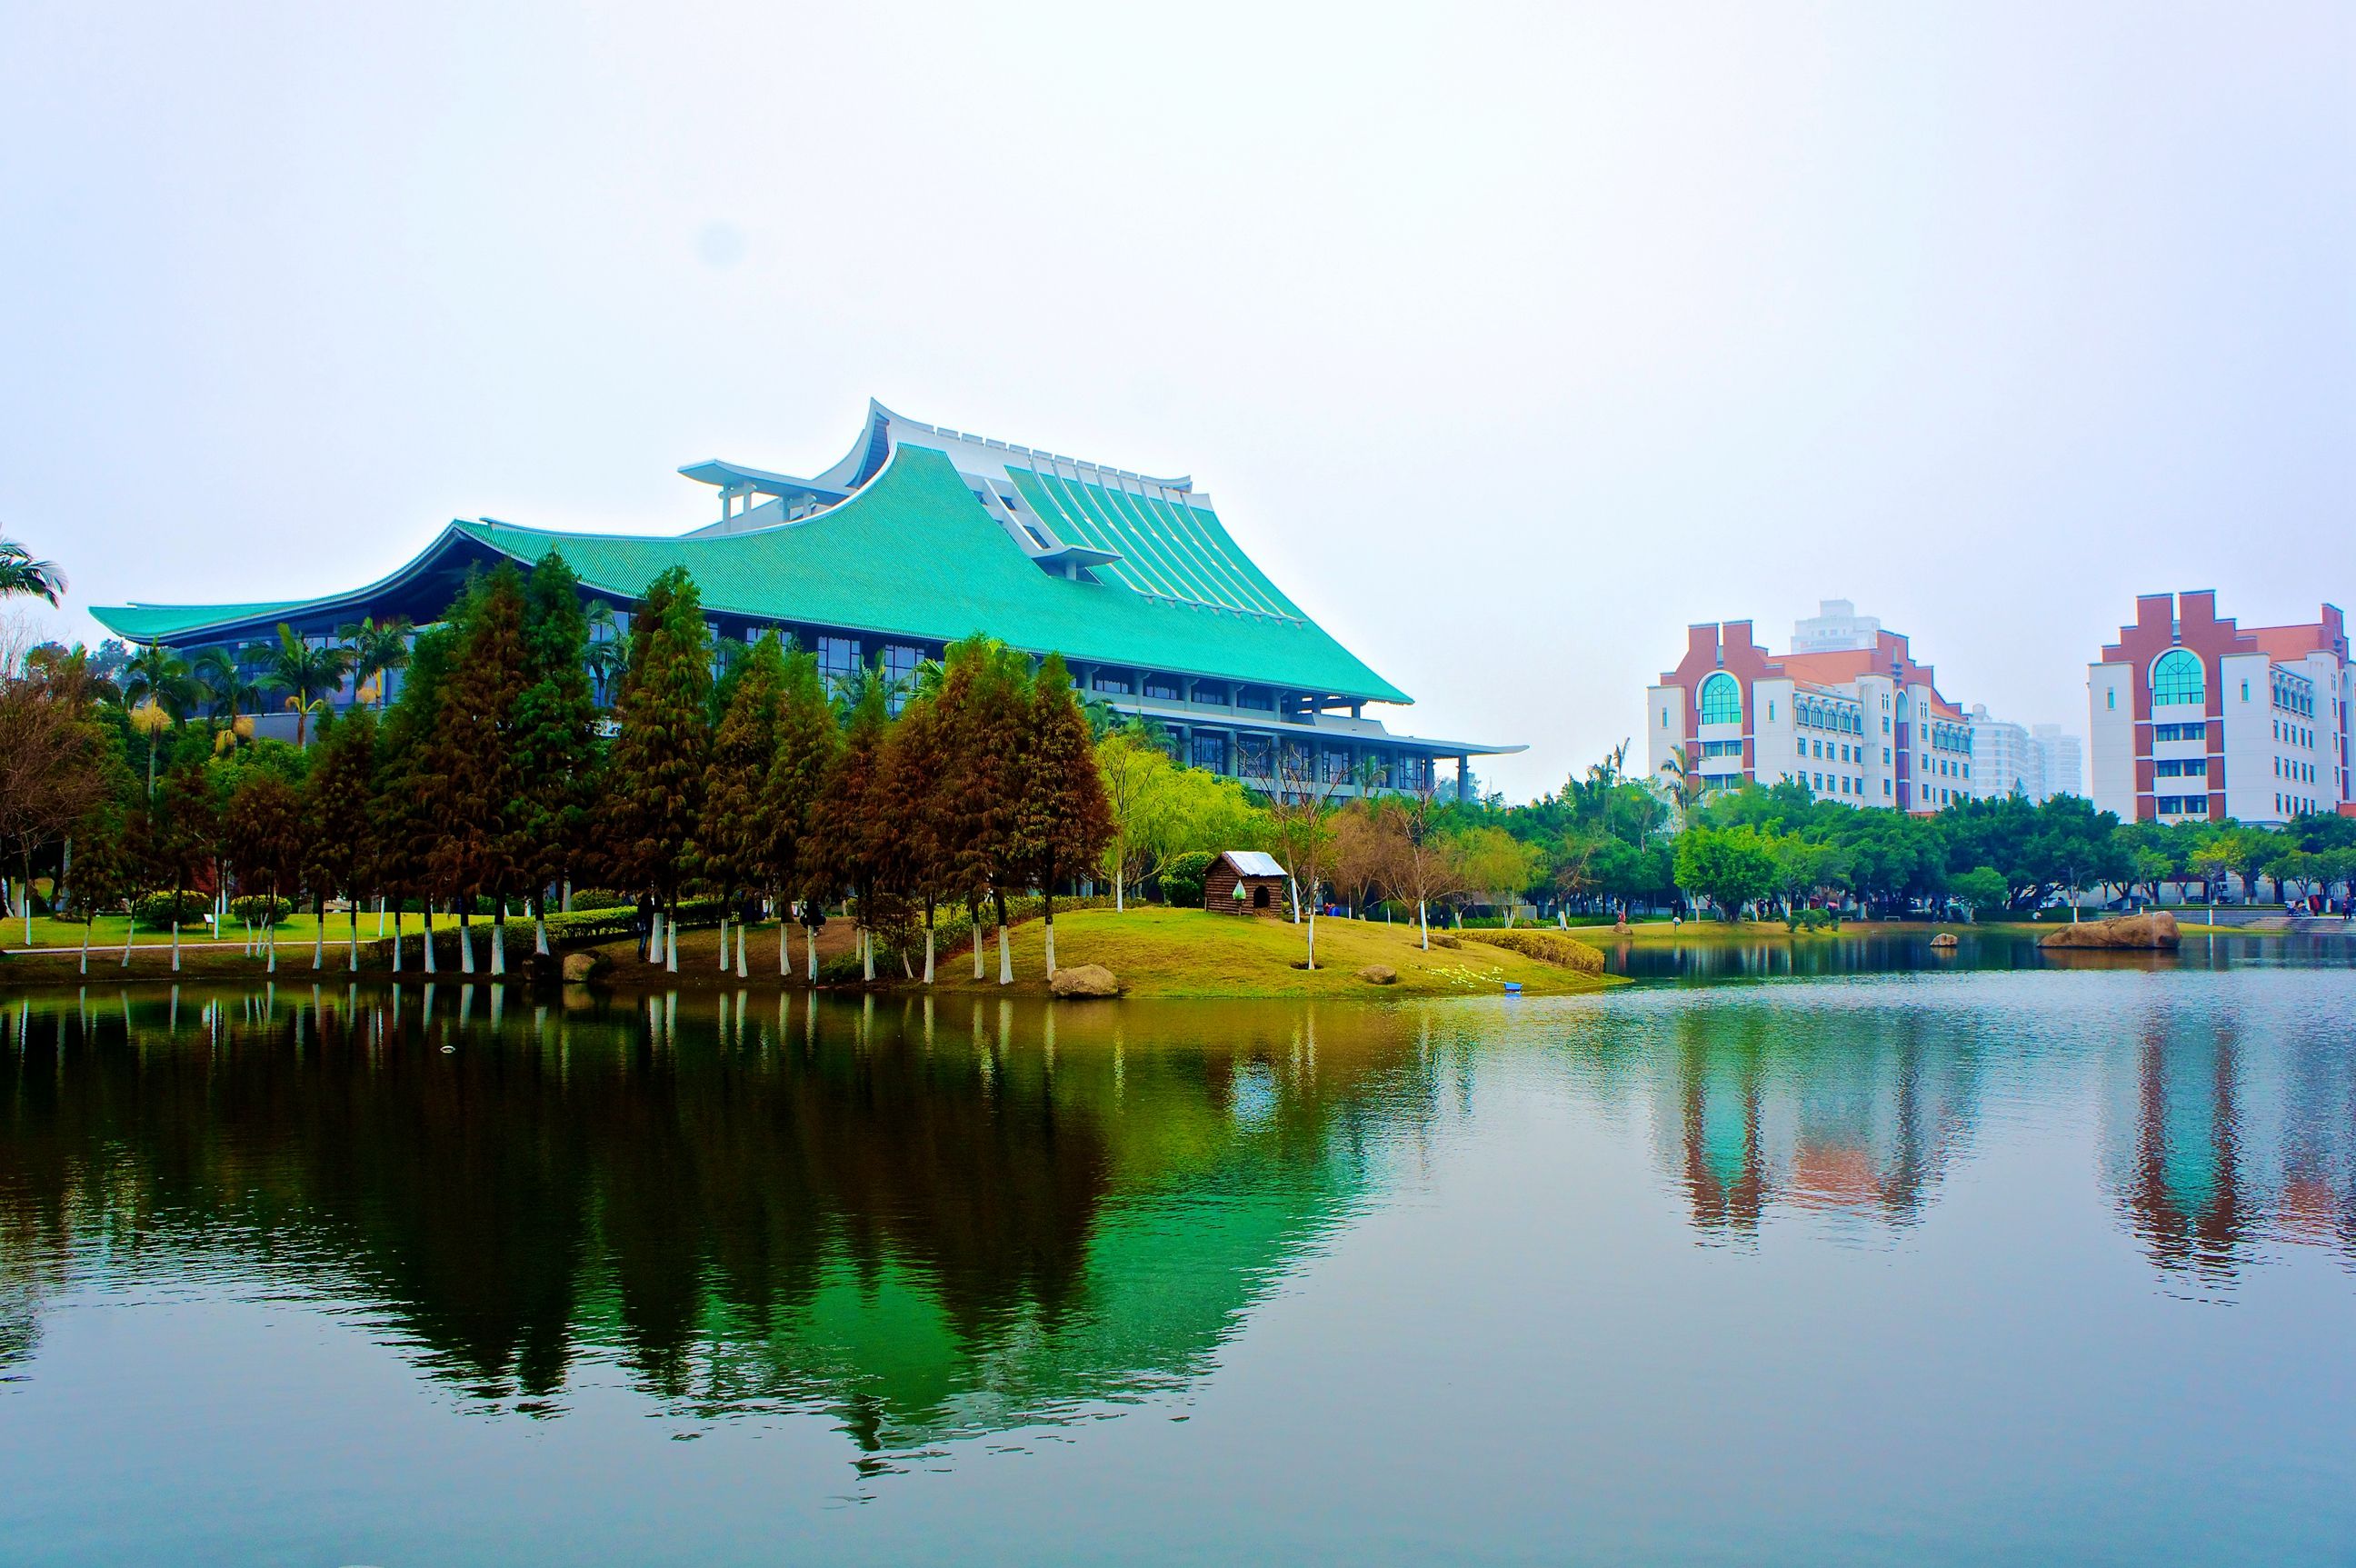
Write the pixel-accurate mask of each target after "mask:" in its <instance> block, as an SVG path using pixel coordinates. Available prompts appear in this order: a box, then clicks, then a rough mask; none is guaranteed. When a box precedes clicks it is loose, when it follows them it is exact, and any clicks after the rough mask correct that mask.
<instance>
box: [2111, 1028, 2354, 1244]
mask: <svg viewBox="0 0 2356 1568" xmlns="http://www.w3.org/2000/svg"><path fill="white" fill-rule="evenodd" d="M2286 1036H2287V1037H2276V1038H2275V1039H2272V1040H2269V1041H2268V1042H2267V1047H2266V1048H2264V1049H2254V1048H2252V1047H2250V1046H2249V1045H2248V1044H2246V1043H2245V1041H2244V1030H2243V1026H2242V1025H2240V1024H2239V1023H2238V1022H2237V1021H2234V1020H2232V1019H2228V1020H2226V1021H2224V1022H2222V1023H2221V1022H2219V1021H2218V1020H2216V1019H2215V1018H2213V1017H2211V1016H2208V1015H2200V1014H2193V1013H2176V1012H2169V1011H2162V1010H2158V1009H2155V1010H2153V1012H2152V1013H2151V1014H2150V1015H2148V1016H2147V1018H2145V1019H2144V1020H2142V1022H2141V1024H2140V1026H2139V1027H2138V1029H2137V1036H2136V1043H2135V1047H2134V1049H2133V1052H2132V1056H2131V1058H2129V1065H2126V1066H2124V1067H2122V1068H2121V1069H2115V1070H2114V1072H2113V1074H2112V1082H2111V1084H2110V1087H2109V1090H2108V1092H2107V1094H2106V1097H2105V1098H2106V1103H2105V1112H2106V1125H2105V1129H2104V1160H2103V1164H2104V1182H2105V1185H2106V1186H2107V1187H2109V1188H2110V1190H2111V1191H2112V1193H2113V1194H2114V1195H2115V1197H2116V1200H2117V1202H2118V1204H2119V1207H2120V1209H2121V1212H2122V1213H2123V1215H2124V1216H2125V1218H2126V1221H2127V1224H2128V1226H2129V1228H2130V1229H2131V1230H2133V1232H2134V1233H2135V1235H2136V1238H2137V1239H2138V1240H2139V1241H2140V1242H2141V1243H2142V1245H2143V1248H2144V1251H2145V1252H2146V1254H2147V1256H2148V1257H2149V1258H2150V1259H2151V1260H2152V1262H2155V1263H2158V1265H2160V1266H2161V1267H2162V1268H2165V1269H2169V1270H2170V1271H2181V1272H2184V1273H2189V1274H2190V1275H2192V1276H2193V1277H2195V1278H2197V1279H2201V1280H2203V1281H2207V1282H2210V1283H2224V1282H2229V1281H2231V1280H2232V1279H2233V1277H2234V1275H2235V1274H2236V1273H2238V1272H2239V1271H2240V1269H2241V1268H2242V1266H2243V1265H2244V1263H2246V1262H2249V1261H2250V1259H2251V1257H2252V1256H2253V1254H2254V1250H2255V1249H2256V1248H2257V1246H2258V1245H2259V1244H2261V1243H2263V1242H2268V1241H2272V1242H2282V1243H2288V1244H2292V1245H2306V1246H2323V1247H2328V1248H2330V1249H2333V1250H2334V1251H2339V1252H2340V1253H2341V1254H2342V1255H2343V1256H2345V1257H2347V1258H2349V1259H2350V1260H2351V1262H2356V1063H2351V1060H2350V1058H2349V1055H2348V1052H2347V1050H2346V1048H2345V1047H2344V1044H2342V1043H2341V1042H2340V1041H2336V1040H2333V1039H2331V1038H2329V1036H2319V1035H2318V1034H2316V1033H2314V1032H2312V1031H2308V1030H2305V1029H2295V1030H2291V1031H2287V1032H2286Z"/></svg>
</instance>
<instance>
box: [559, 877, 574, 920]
mask: <svg viewBox="0 0 2356 1568" xmlns="http://www.w3.org/2000/svg"><path fill="white" fill-rule="evenodd" d="M563 898H564V901H563V902H562V904H559V905H558V906H557V908H559V909H561V910H562V911H563V912H564V913H565V914H568V915H570V914H571V913H573V874H572V873H571V872H569V871H568V872H566V873H565V874H564V894H563Z"/></svg>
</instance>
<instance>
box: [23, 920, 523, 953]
mask: <svg viewBox="0 0 2356 1568" xmlns="http://www.w3.org/2000/svg"><path fill="white" fill-rule="evenodd" d="M417 921H418V917H416V916H415V915H412V916H410V917H409V918H408V919H407V921H406V922H405V930H406V934H408V935H410V936H415V935H416V934H417ZM437 923H438V924H440V925H445V926H446V925H448V924H450V923H451V922H450V918H449V917H448V916H446V915H445V916H444V917H442V918H441V919H440V921H438V922H437ZM130 924H131V922H130V921H129V920H127V919H125V918H123V917H122V916H120V915H108V916H103V917H102V918H99V919H97V920H94V921H92V922H91V925H90V928H89V930H90V945H91V948H92V949H93V950H95V949H98V948H104V947H111V948H113V949H115V950H117V951H120V950H122V947H123V935H124V932H125V931H126V930H127V929H129V927H130ZM478 924H485V925H487V924H488V922H487V921H483V922H478ZM317 925H318V922H317V921H316V920H315V919H313V918H312V917H310V916H309V915H290V916H288V917H287V918H285V920H284V921H283V922H281V923H280V925H279V927H278V949H279V952H280V954H281V956H284V953H285V951H286V950H288V949H290V948H293V947H296V946H301V947H305V948H307V947H309V946H310V945H311V937H312V933H313V931H314V930H315V929H316V928H317ZM82 929H83V928H82V925H81V922H80V921H79V920H53V919H50V918H48V917H47V916H45V915H36V916H34V917H33V940H31V941H30V942H29V943H28V942H27V941H26V940H25V922H24V920H23V919H22V918H18V919H14V920H9V921H7V922H5V924H0V948H24V947H28V946H29V947H37V948H79V947H80V946H81V942H82ZM384 929H385V935H387V936H391V934H392V918H391V916H389V915H388V916H387V917H385V927H384ZM347 936H348V926H347V924H346V922H345V918H344V917H343V916H341V915H330V916H328V917H327V941H328V943H329V944H330V945H333V944H334V943H337V942H340V941H343V940H345V939H346V937H347ZM375 938H376V916H375V915H374V914H373V913H369V914H363V915H361V916H360V940H362V941H364V942H366V941H372V940H375ZM245 939H246V932H245V928H244V927H242V926H241V925H239V924H238V923H237V922H236V921H235V920H231V921H230V923H229V924H228V926H227V927H226V928H224V929H222V930H221V931H220V934H219V935H218V936H216V935H215V933H214V931H213V929H212V928H211V927H209V926H208V925H206V924H204V923H203V922H202V921H198V922H197V923H195V924H193V925H187V926H182V927H181V928H180V940H181V941H182V942H183V943H184V944H185V943H188V942H209V941H216V940H228V941H231V942H235V943H237V944H238V945H239V946H240V947H242V946H243V945H244V943H245ZM132 944H133V945H134V947H147V946H150V945H161V946H164V947H170V946H171V945H172V928H171V927H169V926H145V925H143V926H141V927H140V928H139V929H138V931H137V933H136V934H135V935H134V936H133V937H132Z"/></svg>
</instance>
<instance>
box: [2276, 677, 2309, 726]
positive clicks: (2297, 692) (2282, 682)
mask: <svg viewBox="0 0 2356 1568" xmlns="http://www.w3.org/2000/svg"><path fill="white" fill-rule="evenodd" d="M2275 706H2276V707H2278V708H2280V709H2281V710H2282V711H2283V712H2285V713H2286V714H2298V715H2299V716H2300V717H2302V718H2309V719H2311V718H2313V717H2314V716H2315V687H2314V686H2313V685H2312V684H2311V683H2310V682H2306V681H2302V680H2299V679H2297V677H2295V676H2294V677H2286V676H2284V675H2283V674H2282V673H2280V672H2279V671H2277V672H2276V675H2275Z"/></svg>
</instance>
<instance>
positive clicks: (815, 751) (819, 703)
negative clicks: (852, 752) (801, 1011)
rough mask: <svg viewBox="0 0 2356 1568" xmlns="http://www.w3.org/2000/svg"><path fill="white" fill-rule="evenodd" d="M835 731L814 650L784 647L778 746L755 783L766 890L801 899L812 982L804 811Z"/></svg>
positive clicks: (814, 934)
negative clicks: (758, 793) (786, 649)
mask: <svg viewBox="0 0 2356 1568" xmlns="http://www.w3.org/2000/svg"><path fill="white" fill-rule="evenodd" d="M841 738H842V736H841V725H840V724H839V723H838V722H837V721H836V718H835V714H834V704H833V703H830V702H829V701H827V696H826V687H825V686H824V685H823V684H821V683H820V682H819V676H818V658H817V656H816V655H815V654H811V653H806V652H803V651H801V650H791V651H789V652H787V654H786V656H785V662H784V668H783V671H782V685H781V689H780V692H779V695H778V701H777V745H776V755H775V757H773V758H772V760H771V761H770V764H769V771H768V775H767V777H766V778H765V779H763V780H762V784H761V800H760V806H759V810H758V819H759V822H760V826H761V829H762V832H763V838H762V842H761V861H762V866H763V870H764V872H765V875H766V886H768V888H769V890H770V891H771V892H772V893H773V894H774V895H775V896H776V897H780V898H782V899H785V900H787V901H788V902H792V903H796V904H798V905H799V906H800V908H801V921H802V931H803V939H804V942H805V945H806V946H807V947H808V949H809V978H810V979H811V981H812V982H813V983H815V982H816V981H817V979H818V929H819V926H820V925H822V924H824V923H825V919H826V917H825V914H824V913H823V911H822V910H821V909H820V908H819V900H818V897H817V888H816V886H815V883H816V881H817V878H816V877H815V876H814V875H813V873H814V872H815V871H816V870H817V869H818V867H817V857H816V856H815V855H813V854H809V847H810V845H809V823H810V812H811V809H812V808H813V807H814V806H815V805H816V804H817V801H818V797H819V790H820V789H822V788H824V786H825V783H826V771H827V768H828V766H829V765H830V763H832V762H833V760H834V754H835V750H836V748H837V747H838V746H840V745H841ZM779 913H780V916H781V918H779V920H778V921H777V972H778V973H779V974H784V973H786V972H787V969H788V967H789V960H788V955H787V951H786V932H787V928H788V926H789V924H790V922H788V921H787V920H786V919H784V918H782V916H783V914H784V911H783V910H782V909H781V910H780V911H779Z"/></svg>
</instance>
